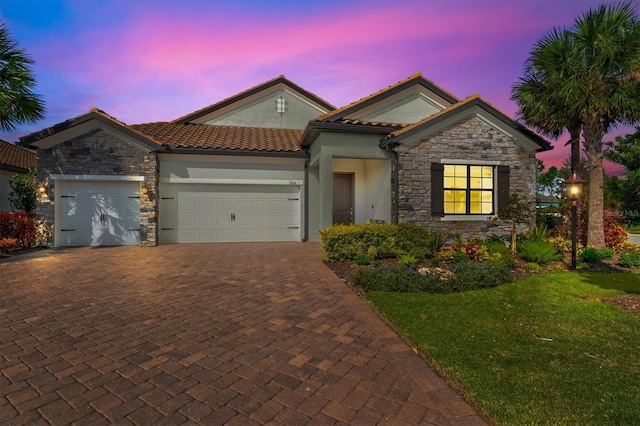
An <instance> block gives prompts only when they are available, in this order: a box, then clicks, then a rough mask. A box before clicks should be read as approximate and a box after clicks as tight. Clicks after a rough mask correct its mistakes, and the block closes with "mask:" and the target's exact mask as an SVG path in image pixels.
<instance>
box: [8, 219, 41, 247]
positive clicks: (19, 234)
mask: <svg viewBox="0 0 640 426" xmlns="http://www.w3.org/2000/svg"><path fill="white" fill-rule="evenodd" d="M37 221H38V215H36V214H34V213H26V212H16V213H13V212H2V213H0V239H2V238H13V239H15V240H17V241H18V245H19V246H20V247H21V248H28V247H31V246H32V245H33V243H34V242H35V241H36V239H37V236H38V231H37Z"/></svg>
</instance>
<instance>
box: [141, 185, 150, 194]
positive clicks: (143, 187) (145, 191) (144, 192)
mask: <svg viewBox="0 0 640 426" xmlns="http://www.w3.org/2000/svg"><path fill="white" fill-rule="evenodd" d="M140 195H143V196H145V197H146V196H148V195H149V187H148V186H146V185H143V186H141V187H140Z"/></svg>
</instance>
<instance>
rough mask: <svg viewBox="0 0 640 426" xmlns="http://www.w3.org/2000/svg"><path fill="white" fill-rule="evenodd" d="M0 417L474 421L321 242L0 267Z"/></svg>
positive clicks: (92, 253)
mask: <svg viewBox="0 0 640 426" xmlns="http://www.w3.org/2000/svg"><path fill="white" fill-rule="evenodd" d="M0 327H1V328H0V370H1V374H0V424H2V425H5V426H6V425H17V424H27V423H32V422H40V423H50V424H60V425H62V424H72V423H73V424H80V425H100V424H110V423H117V424H136V425H150V424H172V425H173V424H183V423H201V424H211V425H213V424H237V425H253V424H284V425H301V424H361V425H372V424H396V425H397V424H439V425H449V424H451V425H454V424H457V425H462V424H464V425H480V424H485V423H484V421H483V420H482V419H481V418H480V417H479V416H478V415H477V414H476V413H475V412H474V410H473V409H471V407H470V406H469V405H467V404H466V403H465V402H464V401H463V400H462V399H460V397H459V396H458V395H457V394H456V393H455V392H454V391H453V390H452V389H451V388H450V387H449V386H447V384H446V383H445V382H444V381H443V380H442V379H441V378H440V377H438V376H437V375H436V374H435V373H434V372H433V371H432V370H431V369H430V368H429V367H427V365H426V364H425V363H424V362H423V361H422V360H421V359H420V358H419V357H418V356H417V355H416V354H414V353H413V352H412V351H411V349H410V348H409V347H408V346H407V345H406V344H405V343H404V342H403V341H402V340H401V339H400V338H399V337H398V336H397V335H396V334H395V333H394V332H393V331H392V330H391V329H390V328H389V327H388V326H387V325H386V324H385V323H384V322H383V321H381V320H380V319H379V318H378V317H377V316H376V315H374V314H373V313H372V312H371V310H370V309H369V308H368V307H367V305H366V304H365V303H364V302H363V301H362V300H360V299H359V298H358V297H357V296H355V295H354V294H353V293H352V292H351V291H350V290H349V289H348V288H347V287H346V286H345V285H344V284H343V283H342V282H341V281H340V280H339V279H338V278H336V277H335V275H333V273H332V272H331V271H330V270H329V269H328V268H327V267H326V266H325V265H324V264H323V263H322V262H321V253H320V249H319V247H318V244H317V243H276V244H271V243H268V244H267V243H257V244H253V243H250V244H202V245H163V246H160V247H155V248H141V247H112V248H76V249H64V250H56V251H47V252H43V253H39V254H36V255H26V256H24V257H22V256H17V257H15V258H10V259H9V260H2V261H0Z"/></svg>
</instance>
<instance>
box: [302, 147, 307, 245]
mask: <svg viewBox="0 0 640 426" xmlns="http://www.w3.org/2000/svg"><path fill="white" fill-rule="evenodd" d="M302 188H303V189H304V217H303V219H302V220H303V223H304V234H303V236H302V241H303V242H307V241H309V153H308V152H307V157H306V158H305V159H304V183H303V185H302Z"/></svg>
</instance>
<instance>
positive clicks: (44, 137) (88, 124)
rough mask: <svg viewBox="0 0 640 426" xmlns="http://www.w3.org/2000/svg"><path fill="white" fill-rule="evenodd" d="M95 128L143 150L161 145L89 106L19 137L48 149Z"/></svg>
mask: <svg viewBox="0 0 640 426" xmlns="http://www.w3.org/2000/svg"><path fill="white" fill-rule="evenodd" d="M95 129H101V130H105V131H107V132H109V133H112V134H113V135H115V136H116V137H118V138H121V139H124V140H127V141H129V142H131V143H133V144H134V145H136V146H138V147H139V148H141V149H143V150H145V151H153V150H156V149H158V148H159V147H160V145H161V144H160V143H159V142H157V141H155V140H153V139H152V138H151V137H149V136H147V135H144V134H142V133H140V132H138V131H137V130H135V129H132V128H131V127H129V126H127V125H126V124H125V123H123V122H122V121H119V120H117V119H116V118H115V117H112V116H110V115H109V114H107V113H105V112H104V111H101V110H99V109H97V108H91V109H90V110H89V111H88V112H86V113H84V114H81V115H79V116H77V117H74V118H71V119H69V120H66V121H63V122H62V123H58V124H55V125H53V126H52V127H48V128H46V129H43V130H41V131H39V132H35V133H32V134H30V135H27V136H23V137H21V138H20V143H21V144H22V145H26V146H32V147H35V148H39V149H48V148H51V147H54V146H56V145H58V144H61V143H63V142H65V141H68V140H70V139H73V138H75V137H78V136H82V135H84V134H87V133H89V132H90V131H92V130H95Z"/></svg>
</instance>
